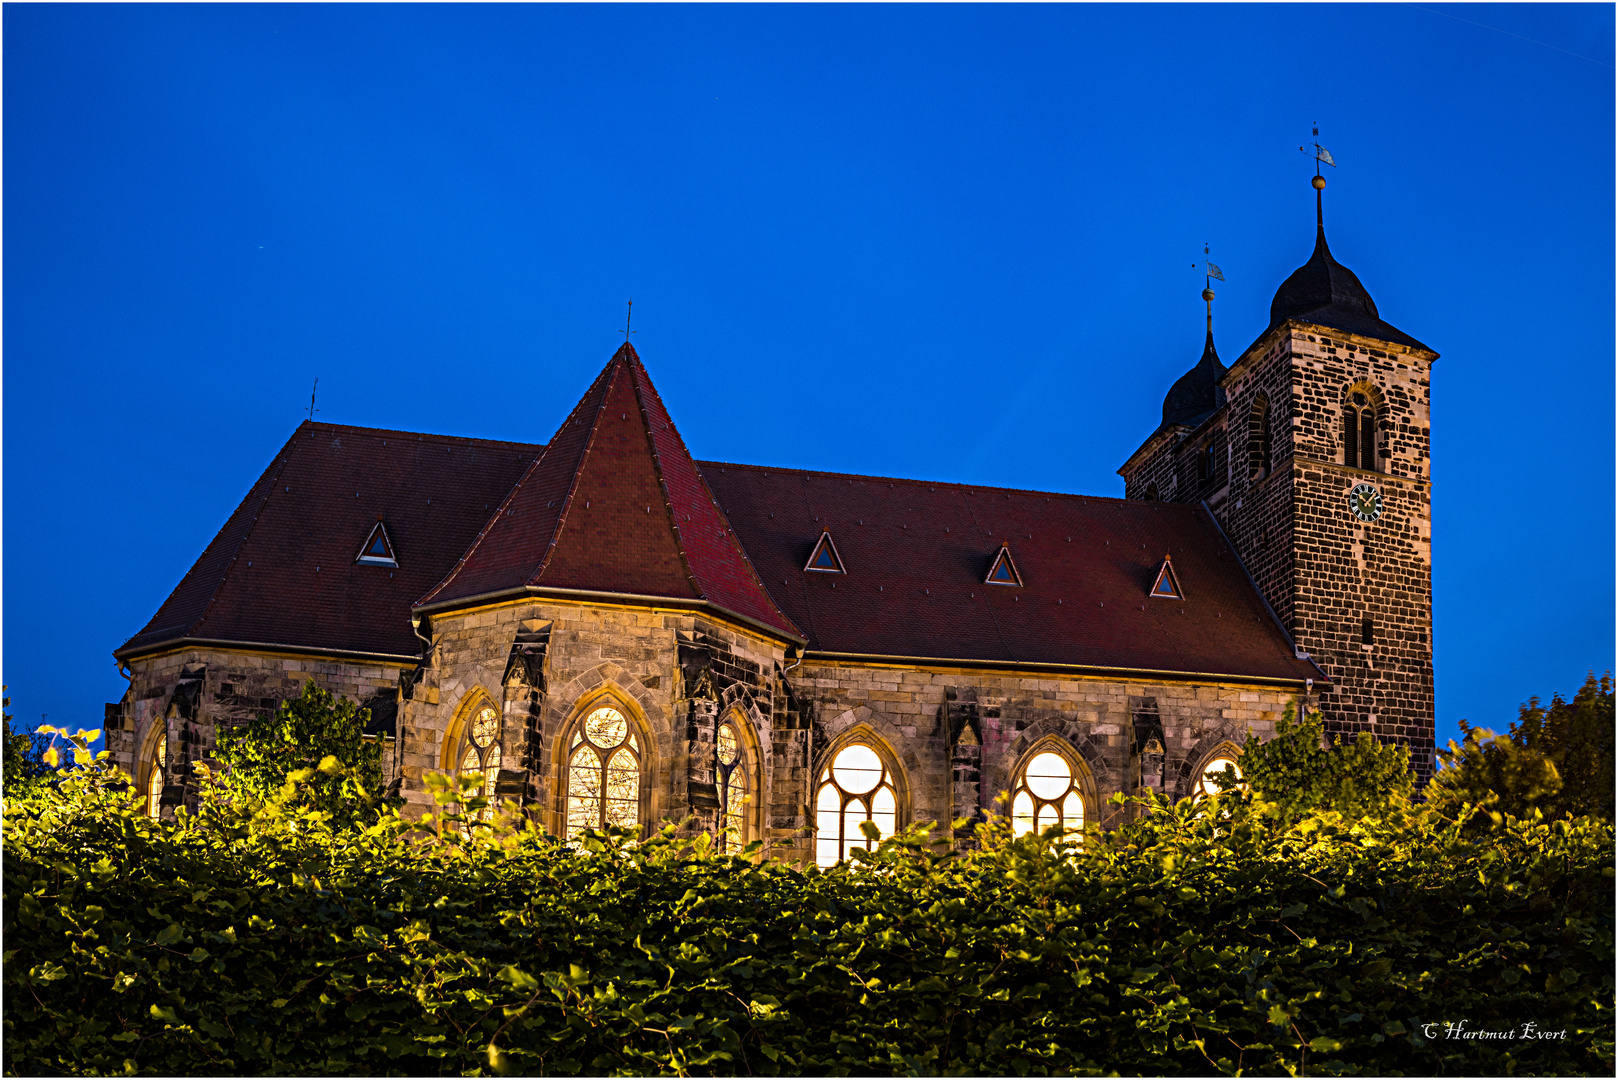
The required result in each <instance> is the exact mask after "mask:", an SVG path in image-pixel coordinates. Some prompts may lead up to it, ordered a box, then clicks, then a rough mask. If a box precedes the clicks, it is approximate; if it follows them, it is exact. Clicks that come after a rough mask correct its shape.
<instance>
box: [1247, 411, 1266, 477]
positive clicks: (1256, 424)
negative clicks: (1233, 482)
mask: <svg viewBox="0 0 1618 1080" xmlns="http://www.w3.org/2000/svg"><path fill="white" fill-rule="evenodd" d="M1247 460H1248V463H1249V464H1248V475H1249V476H1251V477H1252V478H1253V479H1254V480H1262V479H1264V478H1265V477H1266V476H1268V475H1270V399H1269V398H1268V397H1266V396H1265V395H1264V394H1260V395H1258V397H1256V398H1254V399H1253V408H1252V411H1251V412H1249V413H1248V416H1247Z"/></svg>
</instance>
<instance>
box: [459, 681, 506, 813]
mask: <svg viewBox="0 0 1618 1080" xmlns="http://www.w3.org/2000/svg"><path fill="white" fill-rule="evenodd" d="M457 767H458V769H459V771H461V772H462V773H477V774H479V776H480V777H481V778H482V779H481V781H480V783H479V785H478V790H477V794H479V795H482V796H484V797H485V798H487V799H488V800H489V805H488V806H487V807H485V808H484V809H483V811H482V812H481V813H480V814H479V815H478V818H479V820H481V821H490V820H492V819H493V818H494V784H495V781H496V780H497V779H498V778H499V776H500V713H499V712H498V711H497V710H496V709H495V708H494V706H492V705H484V706H483V707H481V708H479V709H478V710H477V712H476V713H475V714H474V715H473V717H472V720H471V722H470V723H468V724H467V725H466V733H465V735H464V736H463V737H462V742H461V753H460V762H459V764H458V766H457Z"/></svg>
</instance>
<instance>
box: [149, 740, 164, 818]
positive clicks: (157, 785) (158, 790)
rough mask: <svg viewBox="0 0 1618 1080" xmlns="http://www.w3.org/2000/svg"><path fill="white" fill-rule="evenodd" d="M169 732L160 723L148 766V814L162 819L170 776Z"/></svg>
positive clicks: (153, 741)
mask: <svg viewBox="0 0 1618 1080" xmlns="http://www.w3.org/2000/svg"><path fill="white" fill-rule="evenodd" d="M168 762H169V740H168V730H167V729H166V728H165V727H164V725H163V723H162V721H158V732H157V737H156V738H155V739H153V740H152V753H151V760H150V762H149V763H148V764H147V766H146V813H147V814H148V815H150V816H151V817H154V818H155V817H161V816H162V813H163V801H162V800H163V784H164V781H165V778H166V777H167V775H168Z"/></svg>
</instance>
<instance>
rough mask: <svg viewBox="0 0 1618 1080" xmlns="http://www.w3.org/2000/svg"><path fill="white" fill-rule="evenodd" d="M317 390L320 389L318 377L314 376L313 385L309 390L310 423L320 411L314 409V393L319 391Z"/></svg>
mask: <svg viewBox="0 0 1618 1080" xmlns="http://www.w3.org/2000/svg"><path fill="white" fill-rule="evenodd" d="M319 389H320V378H319V376H316V377H315V385H314V386H312V387H310V388H309V419H310V421H311V422H313V421H314V418H315V413H317V412H319V411H320V410H319V409H317V408H315V391H316V390H319Z"/></svg>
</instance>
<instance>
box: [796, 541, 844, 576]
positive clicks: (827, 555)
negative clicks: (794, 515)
mask: <svg viewBox="0 0 1618 1080" xmlns="http://www.w3.org/2000/svg"><path fill="white" fill-rule="evenodd" d="M803 568H804V569H805V570H818V571H820V572H821V573H823V574H845V573H847V572H848V571H846V570H844V569H843V560H842V557H841V556H839V555H838V554H837V545H836V544H834V543H832V539H831V533H829V532H823V533H821V534H820V539H819V540H817V541H815V550H813V551H811V552H810V553H809V561H808V562H806V563H804V565H803Z"/></svg>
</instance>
